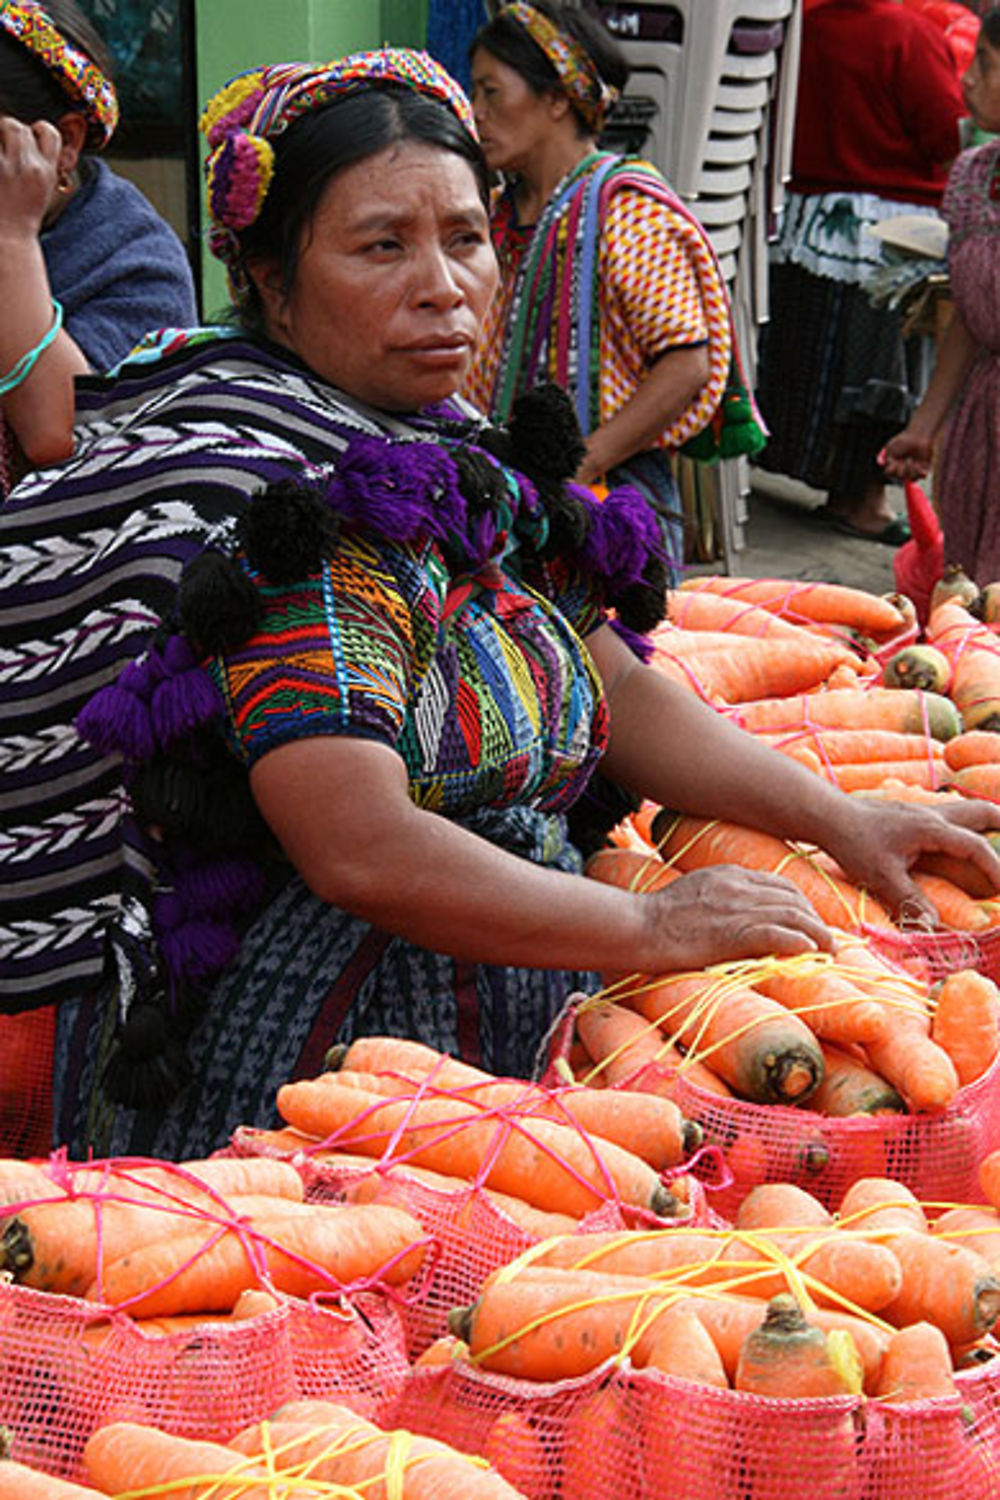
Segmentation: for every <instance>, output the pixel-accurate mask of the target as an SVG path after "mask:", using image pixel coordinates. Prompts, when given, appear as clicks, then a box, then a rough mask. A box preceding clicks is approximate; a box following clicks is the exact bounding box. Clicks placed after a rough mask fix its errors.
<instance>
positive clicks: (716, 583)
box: [681, 574, 906, 637]
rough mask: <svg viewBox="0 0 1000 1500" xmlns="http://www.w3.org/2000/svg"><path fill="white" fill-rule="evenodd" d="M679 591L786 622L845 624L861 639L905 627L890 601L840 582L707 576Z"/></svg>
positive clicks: (685, 585)
mask: <svg viewBox="0 0 1000 1500" xmlns="http://www.w3.org/2000/svg"><path fill="white" fill-rule="evenodd" d="M681 591H682V592H683V593H687V592H689V591H690V592H695V593H700V592H702V591H705V592H707V593H715V594H721V595H722V596H723V597H724V598H728V599H736V600H738V601H740V602H741V603H749V604H757V605H759V606H760V607H761V608H762V609H768V610H771V611H772V612H773V613H774V614H780V615H782V616H783V617H784V618H785V619H791V620H793V621H796V620H803V621H812V622H818V623H823V624H832V625H846V626H848V627H850V629H851V630H856V631H858V632H859V633H860V634H861V635H868V636H876V637H877V636H893V635H895V634H897V633H898V632H899V631H900V630H902V629H903V627H904V626H905V624H906V619H905V617H904V615H903V614H902V612H901V611H900V609H899V608H898V607H897V606H896V605H895V604H894V603H892V601H891V600H890V599H887V598H884V597H880V596H879V595H877V594H870V593H868V592H866V591H865V590H864V589H856V588H851V587H849V586H848V585H846V584H840V583H823V582H813V581H812V580H805V581H803V580H800V579H795V580H788V579H785V578H738V579H737V578H728V577H721V576H718V575H715V574H709V575H706V576H702V577H699V578H692V579H687V580H685V581H684V582H683V583H682V584H681Z"/></svg>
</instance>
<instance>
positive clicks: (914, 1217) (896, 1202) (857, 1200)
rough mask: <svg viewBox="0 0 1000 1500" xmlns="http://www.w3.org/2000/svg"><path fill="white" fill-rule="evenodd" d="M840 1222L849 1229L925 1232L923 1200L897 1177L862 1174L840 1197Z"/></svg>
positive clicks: (925, 1217)
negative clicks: (864, 1175) (921, 1202)
mask: <svg viewBox="0 0 1000 1500" xmlns="http://www.w3.org/2000/svg"><path fill="white" fill-rule="evenodd" d="M837 1217H838V1221H839V1222H840V1223H841V1224H843V1225H844V1227H845V1228H849V1229H913V1230H916V1232H917V1233H918V1234H926V1233H927V1230H928V1228H929V1226H928V1223H927V1216H926V1214H925V1213H924V1210H923V1208H922V1207H921V1204H920V1200H919V1199H918V1198H917V1197H916V1196H915V1195H914V1194H913V1193H912V1192H911V1191H910V1189H909V1188H908V1187H906V1186H905V1184H904V1183H902V1182H897V1181H896V1179H895V1178H894V1177H859V1178H857V1179H856V1181H854V1182H852V1183H851V1186H850V1187H849V1188H848V1189H847V1192H846V1193H845V1194H844V1196H843V1198H842V1199H841V1200H840V1209H839V1211H838V1215H837Z"/></svg>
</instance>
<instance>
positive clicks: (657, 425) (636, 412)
mask: <svg viewBox="0 0 1000 1500" xmlns="http://www.w3.org/2000/svg"><path fill="white" fill-rule="evenodd" d="M708 375H709V361H708V347H707V345H705V344H696V345H695V346H694V347H692V348H686V349H672V350H671V351H670V352H669V353H668V354H664V355H663V356H662V357H661V358H660V359H658V360H657V361H656V363H655V364H654V365H652V366H651V368H650V370H649V373H648V374H647V375H646V378H645V379H644V380H643V382H642V384H641V385H640V386H639V388H638V390H637V391H636V393H635V395H634V396H632V397H630V399H629V400H628V401H626V403H625V405H624V406H622V407H619V409H618V411H616V412H615V414H614V416H613V417H612V418H611V419H610V421H608V422H605V423H604V424H603V425H602V426H601V427H597V428H595V429H594V431H593V432H592V433H591V434H590V436H589V437H588V438H587V440H586V447H587V455H586V457H585V458H584V460H583V463H582V464H581V465H580V467H579V469H578V470H577V474H576V478H577V480H578V482H579V483H580V484H592V483H593V482H594V480H596V479H599V478H600V477H601V476H602V475H603V474H606V473H607V472H608V470H609V469H613V468H614V467H615V465H616V464H620V463H624V462H625V460H626V459H628V458H631V457H632V456H633V454H635V453H641V452H643V451H644V450H645V449H646V448H651V447H652V446H653V444H654V443H655V442H656V440H657V438H659V437H660V436H661V435H662V433H663V432H664V431H665V430H666V429H667V428H668V427H670V426H671V425H672V424H673V423H674V422H675V421H676V420H677V418H678V417H679V416H680V415H681V414H682V413H683V412H685V411H686V410H687V408H688V407H689V406H690V405H691V402H692V401H693V400H694V399H695V397H696V396H697V395H698V392H699V391H700V390H701V388H702V386H703V385H704V384H705V381H706V380H707V379H708Z"/></svg>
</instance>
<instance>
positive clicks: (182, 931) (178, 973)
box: [160, 921, 240, 985]
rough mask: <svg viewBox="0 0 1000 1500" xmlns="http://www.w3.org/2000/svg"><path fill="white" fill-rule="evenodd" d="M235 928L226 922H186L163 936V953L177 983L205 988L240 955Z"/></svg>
mask: <svg viewBox="0 0 1000 1500" xmlns="http://www.w3.org/2000/svg"><path fill="white" fill-rule="evenodd" d="M239 946H240V938H239V934H238V933H237V931H236V929H235V927H232V926H230V925H229V923H223V922H205V921H186V922H181V923H180V925H179V926H177V927H172V928H170V929H169V930H168V931H165V932H163V933H162V934H161V936H160V952H161V953H162V954H163V960H164V963H165V964H166V966H167V969H168V970H169V972H170V974H171V975H172V977H173V978H174V980H175V981H179V982H181V983H184V982H186V983H188V984H193V985H203V984H205V982H206V981H208V980H210V979H212V978H213V977H214V976H215V975H216V974H218V973H219V971H220V970H221V969H224V968H225V967H226V965H227V964H230V963H232V961H233V959H234V958H235V957H236V954H237V953H238V952H239Z"/></svg>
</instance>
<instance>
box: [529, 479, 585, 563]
mask: <svg viewBox="0 0 1000 1500" xmlns="http://www.w3.org/2000/svg"><path fill="white" fill-rule="evenodd" d="M538 493H539V494H540V495H541V497H542V500H543V502H544V505H545V509H546V511H547V512H548V517H549V535H548V540H547V541H546V543H545V546H544V547H542V548H541V549H540V550H541V554H542V556H543V557H572V556H573V554H574V553H575V552H579V550H580V548H581V547H582V546H583V544H584V542H585V541H586V540H587V537H588V536H589V535H590V530H591V527H592V526H593V524H594V522H593V518H592V516H591V514H590V512H589V511H588V510H587V507H586V506H585V505H584V504H583V502H582V500H578V499H577V497H576V495H574V494H571V493H570V491H569V490H568V489H567V488H566V486H565V485H564V484H543V485H540V486H539V490H538Z"/></svg>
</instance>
